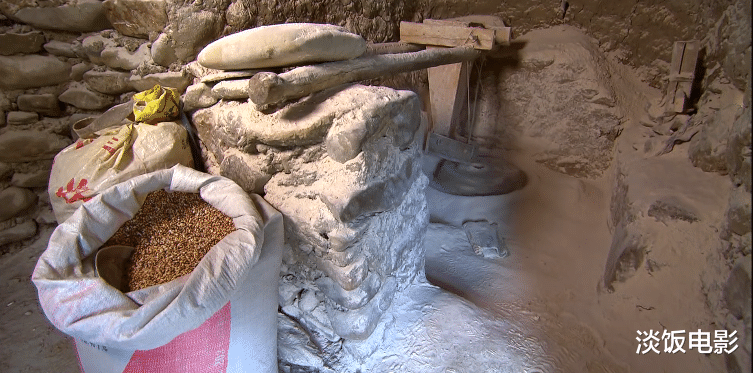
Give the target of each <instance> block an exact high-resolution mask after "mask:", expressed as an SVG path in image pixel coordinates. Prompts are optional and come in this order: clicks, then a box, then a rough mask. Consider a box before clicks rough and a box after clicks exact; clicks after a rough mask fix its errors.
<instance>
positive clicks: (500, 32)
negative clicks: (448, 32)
mask: <svg viewBox="0 0 753 373" xmlns="http://www.w3.org/2000/svg"><path fill="white" fill-rule="evenodd" d="M473 23H474V22H472V21H461V20H455V19H425V20H424V23H423V24H425V25H426V24H428V25H437V26H456V27H473V26H471V25H472V24H473ZM483 28H484V29H487V30H492V31H494V43H495V44H498V45H510V39H511V38H512V28H511V27H504V26H490V25H486V24H484V27H483Z"/></svg>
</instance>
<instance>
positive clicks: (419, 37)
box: [400, 21, 496, 50]
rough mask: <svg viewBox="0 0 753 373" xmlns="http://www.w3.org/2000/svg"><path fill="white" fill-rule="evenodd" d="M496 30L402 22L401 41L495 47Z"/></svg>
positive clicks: (479, 47)
mask: <svg viewBox="0 0 753 373" xmlns="http://www.w3.org/2000/svg"><path fill="white" fill-rule="evenodd" d="M495 37H496V35H495V32H494V30H488V29H483V28H478V27H463V26H453V25H438V24H431V23H413V22H404V21H403V22H400V41H403V42H406V43H413V44H426V45H436V46H443V47H459V46H462V45H472V46H473V47H474V48H476V49H480V50H491V49H492V48H494V41H495Z"/></svg>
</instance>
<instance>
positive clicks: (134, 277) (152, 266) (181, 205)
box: [105, 190, 235, 291]
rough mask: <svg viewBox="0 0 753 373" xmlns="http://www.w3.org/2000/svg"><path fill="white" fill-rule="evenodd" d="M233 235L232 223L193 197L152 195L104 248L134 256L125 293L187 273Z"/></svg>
mask: <svg viewBox="0 0 753 373" xmlns="http://www.w3.org/2000/svg"><path fill="white" fill-rule="evenodd" d="M234 230H235V225H234V224H233V220H232V219H230V218H229V217H228V216H226V215H225V214H223V213H222V212H220V211H219V210H217V209H216V208H214V207H213V206H212V205H210V204H209V203H207V202H206V201H204V200H202V199H201V197H200V196H199V194H197V193H183V192H170V193H168V192H166V191H164V190H157V191H154V192H151V193H149V194H148V195H147V197H146V199H145V200H144V204H143V205H142V206H141V208H140V209H139V211H138V212H137V213H136V215H135V216H134V217H133V219H131V220H129V221H127V222H125V224H123V225H122V226H121V227H120V228H119V229H118V230H117V232H115V234H114V235H113V236H112V237H111V238H110V239H109V240H108V241H107V242H106V243H105V246H109V245H128V246H133V247H134V248H135V249H136V250H135V251H134V253H133V255H132V256H131V258H130V260H129V261H128V264H127V268H126V277H127V280H128V287H129V289H128V291H134V290H139V289H143V288H146V287H149V286H152V285H157V284H162V283H165V282H169V281H172V280H174V279H176V278H178V277H180V276H183V275H186V274H188V273H190V272H191V271H193V269H194V268H196V266H197V265H198V264H199V262H200V261H201V259H202V258H203V257H204V255H205V254H206V253H207V252H208V251H209V249H211V248H212V247H213V246H214V245H216V244H217V243H218V242H220V241H221V240H222V239H223V238H224V237H225V236H226V235H228V234H229V233H230V232H233V231H234Z"/></svg>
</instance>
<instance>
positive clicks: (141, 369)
mask: <svg viewBox="0 0 753 373" xmlns="http://www.w3.org/2000/svg"><path fill="white" fill-rule="evenodd" d="M229 349H230V302H228V303H227V304H226V305H225V306H224V307H222V308H221V309H220V310H219V311H217V312H216V313H215V314H214V315H212V317H210V318H209V319H207V321H205V322H204V323H203V324H201V326H199V327H198V328H196V329H194V330H190V331H187V332H185V333H183V334H181V335H179V336H177V337H175V339H173V340H172V341H170V343H168V344H166V345H164V346H162V347H157V348H155V349H153V350H148V351H136V352H135V353H134V354H133V356H132V357H131V360H130V361H129V362H128V365H127V366H126V368H125V370H123V373H225V371H226V370H227V363H228V356H227V353H228V350H229Z"/></svg>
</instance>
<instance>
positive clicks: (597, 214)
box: [0, 151, 724, 373]
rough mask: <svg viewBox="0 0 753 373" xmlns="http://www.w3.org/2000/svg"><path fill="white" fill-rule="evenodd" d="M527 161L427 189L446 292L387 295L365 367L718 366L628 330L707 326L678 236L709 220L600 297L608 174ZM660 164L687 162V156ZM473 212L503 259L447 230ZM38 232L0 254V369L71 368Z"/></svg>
mask: <svg viewBox="0 0 753 373" xmlns="http://www.w3.org/2000/svg"><path fill="white" fill-rule="evenodd" d="M677 154H680V155H681V154H682V152H681V151H678V152H677ZM670 155H671V154H670ZM528 159H529V158H528V157H526V154H511V160H512V161H513V162H515V163H516V164H518V165H519V166H520V167H521V168H522V169H523V170H524V171H525V172H526V173H527V175H528V177H529V182H528V184H527V186H526V187H525V188H523V189H522V190H519V191H516V192H513V193H511V194H507V195H503V196H492V197H456V196H449V195H446V194H443V193H441V192H438V191H435V190H432V189H427V197H428V200H429V204H430V206H431V209H432V219H433V220H434V223H432V225H431V226H430V229H429V231H428V233H427V236H426V240H425V247H426V251H427V253H426V273H427V277H429V278H431V279H432V281H433V282H435V283H437V284H441V285H443V286H444V287H445V288H446V289H448V290H450V291H447V290H444V289H441V288H439V287H435V286H433V285H431V284H430V283H428V282H423V283H421V284H419V285H418V286H414V287H412V288H411V290H410V291H409V292H407V293H404V294H402V295H401V296H400V297H399V298H397V299H395V300H394V302H393V308H392V309H391V311H390V312H389V314H388V315H386V316H385V320H387V325H388V327H387V329H388V330H387V332H388V333H393V335H392V336H391V337H388V339H389V340H391V342H392V343H391V345H390V346H389V347H387V346H382V347H380V348H378V349H377V350H376V352H375V353H374V354H373V355H372V356H371V357H369V358H368V359H367V361H366V363H365V364H364V365H363V367H362V368H364V371H374V372H377V371H384V372H386V371H395V372H398V371H403V372H429V371H432V372H585V371H588V372H629V371H633V372H640V371H664V372H680V371H682V372H688V373H691V372H712V371H722V370H723V369H724V368H723V360H721V358H719V357H718V356H716V355H710V356H708V357H707V356H705V355H703V354H699V353H697V352H696V351H689V352H687V353H685V354H681V353H678V354H661V355H656V354H647V355H641V354H636V348H637V347H638V342H637V341H636V339H635V338H636V336H637V334H636V331H637V330H649V329H655V330H658V329H661V327H662V326H663V325H664V326H666V327H667V328H669V329H671V330H680V329H685V330H693V329H695V328H700V329H703V330H713V329H714V328H713V325H710V324H709V323H708V320H711V317H710V316H709V315H708V313H707V310H706V309H705V305H704V300H703V297H702V294H701V293H700V284H699V281H700V279H699V278H698V276H697V273H699V272H700V270H701V268H700V267H702V266H704V265H705V263H706V254H705V253H704V252H698V251H695V250H692V249H693V248H697V247H700V246H699V245H685V243H687V241H688V240H697V239H703V237H704V236H710V232H711V231H713V229H714V228H715V227H700V228H699V227H696V226H691V225H690V223H685V222H679V223H676V224H687V227H685V228H687V229H684V230H683V231H684V232H686V233H687V236H685V237H679V236H678V237H667V238H666V242H663V243H660V244H662V245H667V246H671V251H672V252H674V253H676V254H677V256H676V257H675V258H674V259H672V260H671V261H672V262H673V263H674V264H673V265H672V266H668V267H667V268H663V269H662V270H660V271H658V272H655V273H653V274H649V273H643V272H642V273H639V274H637V275H636V276H635V277H634V278H633V279H631V280H630V281H629V282H627V283H625V284H623V286H621V287H619V288H618V289H617V291H616V292H615V293H607V292H599V291H598V290H597V285H598V283H599V281H600V277H601V275H602V271H603V268H604V263H605V261H606V255H607V249H608V247H609V245H610V242H611V234H610V227H609V226H608V223H607V216H608V206H609V198H610V196H611V192H610V187H611V185H610V180H609V178H608V177H604V178H602V179H599V180H593V181H585V180H582V179H576V178H572V177H569V176H565V175H562V174H559V173H556V172H553V171H551V170H549V169H547V168H546V167H544V166H542V165H540V164H537V163H535V162H532V161H529V160H528ZM670 160H671V162H672V164H673V165H674V166H675V167H677V168H680V169H682V168H685V169H686V170H685V171H690V172H693V170H694V169H693V168H692V166H691V165H690V164H689V161H687V158H685V157H682V156H679V155H674V156H671V158H670ZM678 172H679V171H678ZM698 176H701V177H705V178H709V179H714V178H721V176H714V175H711V174H705V173H702V172H701V173H700V174H699V175H698ZM710 181H715V180H710ZM719 198H720V199H721V198H723V197H722V196H720V197H719ZM481 218H487V219H488V220H490V221H495V222H497V223H498V224H499V236H500V238H503V239H504V242H505V244H506V246H507V248H508V249H509V251H510V256H508V257H506V258H498V259H486V258H483V257H482V256H479V255H477V254H476V253H474V251H473V249H472V248H471V247H470V244H469V243H468V240H467V238H466V236H465V232H464V231H463V230H462V229H460V228H454V227H452V226H450V224H454V225H458V224H459V223H462V221H464V220H478V219H481ZM443 223H444V224H443ZM47 237H48V234H45V235H43V236H42V237H41V238H40V239H39V240H38V241H37V242H35V243H34V244H32V245H31V246H29V247H27V248H25V249H24V250H23V251H20V252H18V253H15V254H13V255H8V256H4V257H2V259H1V260H2V263H1V268H0V273H1V274H0V278H1V279H2V282H1V283H2V286H3V289H2V294H3V305H4V306H3V308H2V309H3V312H2V324H0V328H2V333H1V334H0V335H2V337H1V338H2V346H3V353H2V355H3V358H2V360H1V361H2V363H1V364H2V365H1V366H0V367H1V368H2V369H1V370H2V371H3V372H43V371H55V372H75V371H77V362H76V357H75V353H74V352H73V350H72V345H71V344H70V343H69V341H68V340H67V339H66V338H65V337H64V336H62V335H61V333H59V332H58V331H56V330H55V329H53V328H52V327H51V326H49V324H48V323H47V321H46V319H45V318H44V316H43V315H42V314H41V310H40V309H39V307H38V303H37V300H36V292H35V289H34V287H33V285H32V284H31V283H30V282H29V277H30V274H31V271H32V269H33V266H34V264H35V263H36V258H37V256H38V255H39V253H40V252H41V250H43V248H44V247H45V240H46V239H47ZM688 248H690V249H691V250H688ZM678 258H679V261H678ZM380 329H381V332H383V333H384V332H385V330H384V329H383V328H380ZM378 332H379V330H378V331H377V333H378Z"/></svg>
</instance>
